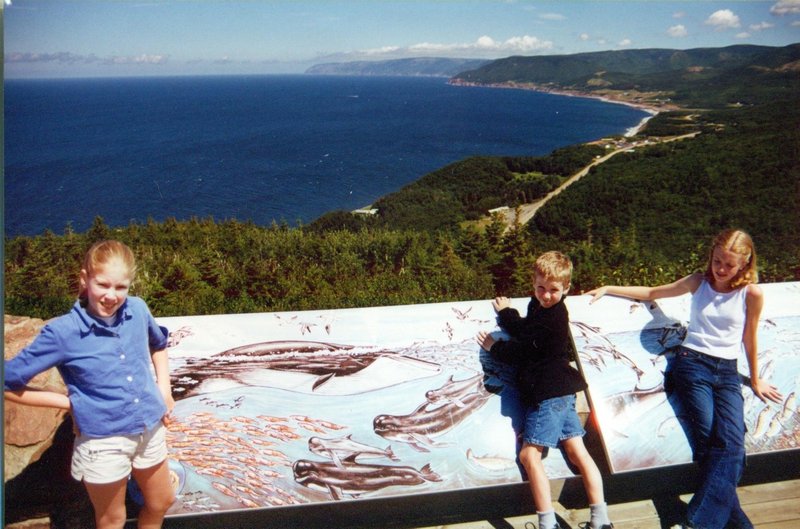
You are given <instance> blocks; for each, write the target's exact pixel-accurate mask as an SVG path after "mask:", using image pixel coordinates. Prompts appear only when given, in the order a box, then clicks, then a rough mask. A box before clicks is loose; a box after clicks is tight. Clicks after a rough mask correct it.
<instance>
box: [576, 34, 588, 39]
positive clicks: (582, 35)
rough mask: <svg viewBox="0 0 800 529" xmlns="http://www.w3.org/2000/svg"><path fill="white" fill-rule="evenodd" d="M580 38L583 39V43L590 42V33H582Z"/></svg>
mask: <svg viewBox="0 0 800 529" xmlns="http://www.w3.org/2000/svg"><path fill="white" fill-rule="evenodd" d="M578 38H579V39H581V40H582V41H587V40H589V34H588V33H581V34H580V35H578Z"/></svg>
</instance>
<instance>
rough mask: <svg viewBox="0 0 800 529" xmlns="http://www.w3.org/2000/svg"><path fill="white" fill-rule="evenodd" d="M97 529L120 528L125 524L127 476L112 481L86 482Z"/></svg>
mask: <svg viewBox="0 0 800 529" xmlns="http://www.w3.org/2000/svg"><path fill="white" fill-rule="evenodd" d="M83 484H84V485H85V486H86V491H87V492H88V493H89V499H90V500H91V502H92V507H94V520H95V524H96V525H97V529H121V528H122V527H123V526H124V525H125V517H126V512H125V491H126V490H127V484H128V478H125V479H122V480H120V481H115V482H113V483H102V484H96V483H87V482H85V481H84V482H83Z"/></svg>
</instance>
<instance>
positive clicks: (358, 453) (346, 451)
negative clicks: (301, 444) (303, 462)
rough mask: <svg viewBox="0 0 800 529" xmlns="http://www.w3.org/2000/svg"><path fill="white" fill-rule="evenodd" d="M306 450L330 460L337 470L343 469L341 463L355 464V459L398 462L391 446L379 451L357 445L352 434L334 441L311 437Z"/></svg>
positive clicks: (372, 447) (378, 449)
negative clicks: (382, 458)
mask: <svg viewBox="0 0 800 529" xmlns="http://www.w3.org/2000/svg"><path fill="white" fill-rule="evenodd" d="M308 449H309V450H310V451H311V453H313V454H317V455H318V456H322V457H327V458H328V459H331V460H332V461H333V463H334V464H335V465H336V466H337V467H339V468H344V463H343V461H345V462H347V463H355V461H356V459H357V458H359V457H364V458H380V457H385V458H387V459H391V460H392V461H399V460H400V459H399V458H398V457H397V456H396V455H394V452H393V451H392V447H391V446H387V447H386V448H385V449H380V448H377V447H375V446H370V445H367V444H363V443H359V442H357V441H353V435H352V434H350V435H347V436H345V437H337V438H336V439H323V438H321V437H311V438H309V440H308Z"/></svg>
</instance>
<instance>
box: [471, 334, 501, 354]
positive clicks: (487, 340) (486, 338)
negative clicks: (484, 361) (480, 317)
mask: <svg viewBox="0 0 800 529" xmlns="http://www.w3.org/2000/svg"><path fill="white" fill-rule="evenodd" d="M475 341H476V342H478V345H480V346H481V347H482V348H484V349H485V350H487V351H488V350H490V349H491V348H492V346H493V345H494V343H495V342H496V341H497V340H495V339H494V338H492V335H491V334H489V333H488V332H486V331H481V332H479V333H478V335H477V336H476V337H475Z"/></svg>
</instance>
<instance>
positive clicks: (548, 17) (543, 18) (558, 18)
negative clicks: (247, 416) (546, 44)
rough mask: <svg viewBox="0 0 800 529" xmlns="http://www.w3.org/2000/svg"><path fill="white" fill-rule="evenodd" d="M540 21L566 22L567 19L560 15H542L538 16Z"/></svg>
mask: <svg viewBox="0 0 800 529" xmlns="http://www.w3.org/2000/svg"><path fill="white" fill-rule="evenodd" d="M539 18H541V19H542V20H566V19H567V17H565V16H564V15H562V14H560V13H542V14H541V15H539Z"/></svg>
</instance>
